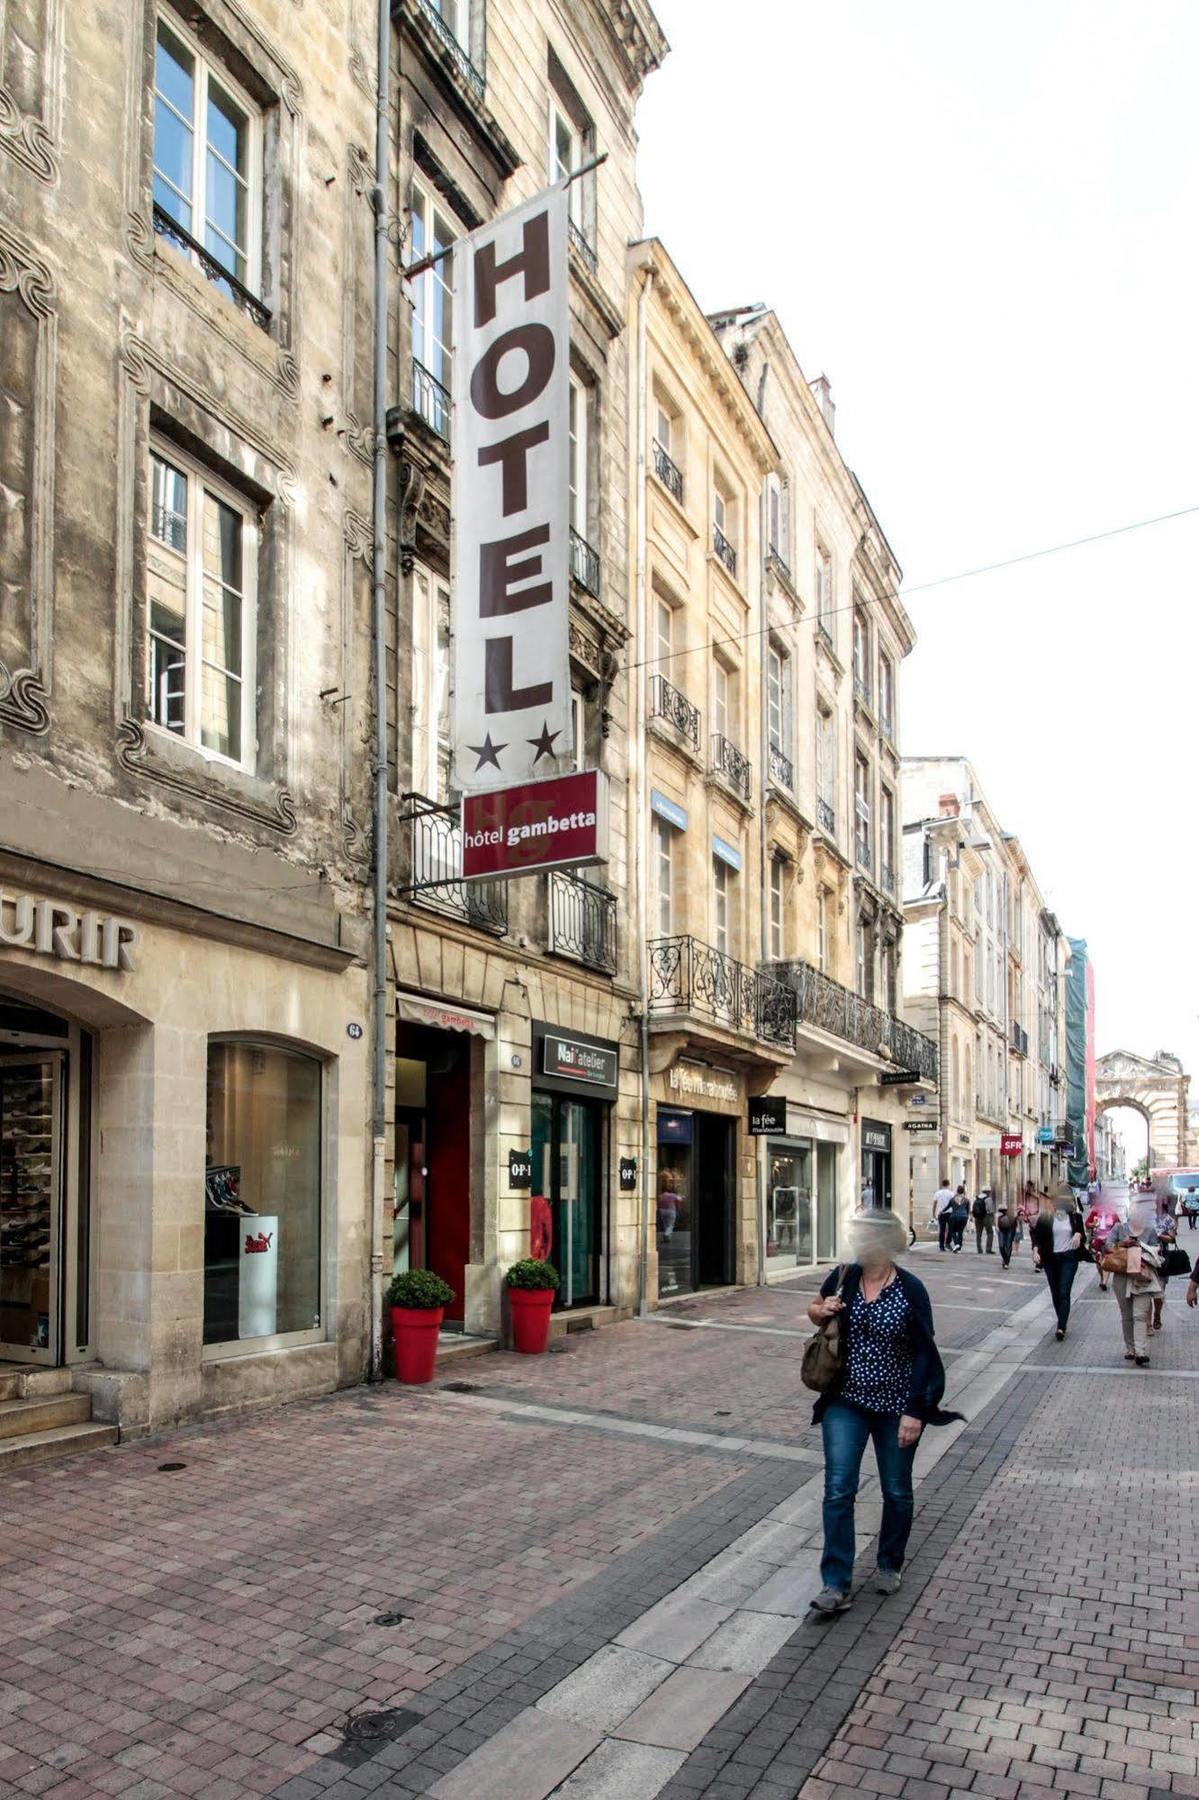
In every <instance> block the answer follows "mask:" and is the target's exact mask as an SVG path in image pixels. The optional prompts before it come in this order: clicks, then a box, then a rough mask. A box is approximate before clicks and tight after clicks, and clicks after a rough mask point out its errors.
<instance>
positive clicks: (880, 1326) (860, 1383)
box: [837, 1281, 912, 1413]
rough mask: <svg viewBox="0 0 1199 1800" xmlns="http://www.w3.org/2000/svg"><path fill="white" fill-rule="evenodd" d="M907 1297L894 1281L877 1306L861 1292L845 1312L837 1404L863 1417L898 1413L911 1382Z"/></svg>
mask: <svg viewBox="0 0 1199 1800" xmlns="http://www.w3.org/2000/svg"><path fill="white" fill-rule="evenodd" d="M908 1324H909V1307H908V1301H907V1295H906V1294H905V1293H904V1291H903V1286H902V1284H901V1283H900V1282H898V1281H892V1282H891V1283H890V1285H889V1286H888V1287H885V1288H884V1289H883V1291H882V1293H881V1294H880V1295H879V1296H878V1298H877V1300H871V1301H867V1300H866V1298H865V1296H864V1294H863V1293H862V1290H861V1288H859V1289H858V1291H857V1293H856V1294H855V1295H854V1297H853V1304H852V1306H851V1307H850V1310H849V1354H848V1357H847V1359H846V1367H845V1381H844V1384H843V1386H842V1388H841V1391H840V1393H839V1394H838V1395H837V1399H838V1400H842V1401H844V1402H846V1403H847V1404H848V1405H850V1406H860V1407H861V1408H862V1409H863V1411H864V1412H876V1413H902V1412H904V1411H905V1410H906V1408H907V1404H908V1396H909V1394H910V1392H911V1382H912V1351H911V1344H910V1342H909V1333H908Z"/></svg>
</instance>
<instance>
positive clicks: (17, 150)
mask: <svg viewBox="0 0 1199 1800" xmlns="http://www.w3.org/2000/svg"><path fill="white" fill-rule="evenodd" d="M0 144H3V146H4V148H5V149H6V150H9V151H11V153H12V155H13V156H15V157H16V159H17V161H18V162H22V163H24V164H25V167H26V168H27V169H31V170H32V171H33V173H34V174H35V175H36V176H37V178H38V180H39V181H44V182H46V184H47V185H48V186H51V187H52V186H53V185H54V183H55V182H56V181H57V180H58V158H57V156H56V155H55V153H54V140H53V138H52V137H51V136H50V133H49V132H48V131H47V130H46V127H45V126H44V125H43V124H42V121H41V120H40V119H34V118H29V117H27V116H26V115H25V114H24V113H22V111H21V109H20V107H19V106H18V105H17V103H16V101H15V99H14V98H13V96H12V95H11V94H10V93H9V91H8V89H7V88H6V87H2V86H0Z"/></svg>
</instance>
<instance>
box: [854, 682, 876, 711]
mask: <svg viewBox="0 0 1199 1800" xmlns="http://www.w3.org/2000/svg"><path fill="white" fill-rule="evenodd" d="M853 697H854V699H855V700H860V701H861V703H862V705H863V706H870V707H873V705H874V698H873V695H872V694H871V692H870V689H869V688H868V687H867V686H866V683H865V682H864V681H863V680H862V677H861V676H860V675H855V676H854V678H853Z"/></svg>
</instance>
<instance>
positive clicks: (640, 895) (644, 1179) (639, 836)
mask: <svg viewBox="0 0 1199 1800" xmlns="http://www.w3.org/2000/svg"><path fill="white" fill-rule="evenodd" d="M639 272H640V274H641V275H642V277H643V279H642V283H641V289H640V292H639V293H638V295H637V361H636V379H637V459H636V482H637V557H636V573H635V580H636V626H637V635H636V638H635V639H634V642H635V643H636V645H637V654H636V656H635V657H634V659H633V661H634V663H635V664H638V665H639V664H641V663H642V662H643V661H644V657H645V646H646V644H647V643H648V623H647V612H646V592H645V539H646V517H645V511H646V498H645V483H646V474H647V471H646V459H645V438H646V429H647V423H648V402H647V399H646V392H645V379H646V367H645V362H646V358H645V342H646V303H647V301H648V299H649V290H650V288H651V287H652V286H653V282H654V271H653V269H652V268H651V267H650V266H649V265H648V264H646V265H643V266H642V268H641V270H640V271H639ZM647 679H648V677H647V674H646V671H645V669H644V668H642V667H639V666H638V667H635V668H634V670H633V688H634V691H633V695H632V702H633V705H632V713H633V733H632V752H633V756H634V758H635V759H636V780H635V782H634V784H633V787H634V792H635V794H636V797H637V824H636V829H635V830H634V831H632V832H631V833H630V837H631V839H632V842H633V845H634V851H635V855H636V859H637V867H636V872H635V880H636V892H637V905H636V911H635V914H634V916H635V918H636V920H637V932H638V936H639V939H640V946H641V947H640V956H639V962H640V975H641V1228H640V1231H639V1232H638V1250H637V1314H638V1317H639V1318H642V1319H644V1318H645V1317H646V1316H647V1314H648V1312H649V1233H650V1215H651V1211H652V1204H653V1202H652V1195H651V1193H650V1178H649V780H648V777H649V756H648V746H647V743H646V704H645V697H646V684H647Z"/></svg>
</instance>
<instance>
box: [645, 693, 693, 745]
mask: <svg viewBox="0 0 1199 1800" xmlns="http://www.w3.org/2000/svg"><path fill="white" fill-rule="evenodd" d="M649 711H650V717H651V718H652V719H666V720H668V721H669V723H670V724H671V725H674V726H675V727H676V728H677V729H678V730H679V731H681V732H682V734H683V736H684V737H685V738H686V739H687V740H688V742H689V743H691V744H693V745H694V747H695V748H696V749H697V750H698V749H699V707H698V706H692V704H691V702H690V700H688V698H687V696H686V695H685V694H680V693H679V690H678V688H677V687H675V686H673V684H672V683H671V682H669V681H667V679H666V677H665V675H651V676H650V678H649Z"/></svg>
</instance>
